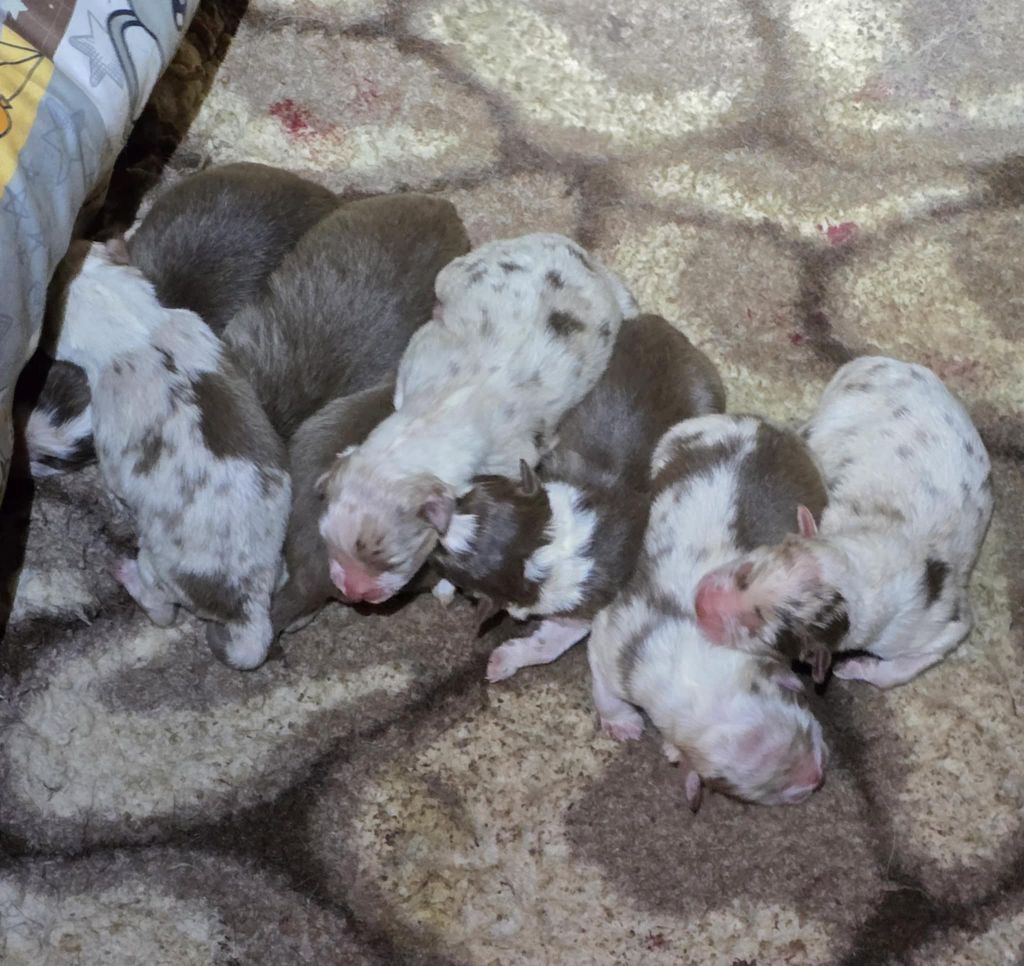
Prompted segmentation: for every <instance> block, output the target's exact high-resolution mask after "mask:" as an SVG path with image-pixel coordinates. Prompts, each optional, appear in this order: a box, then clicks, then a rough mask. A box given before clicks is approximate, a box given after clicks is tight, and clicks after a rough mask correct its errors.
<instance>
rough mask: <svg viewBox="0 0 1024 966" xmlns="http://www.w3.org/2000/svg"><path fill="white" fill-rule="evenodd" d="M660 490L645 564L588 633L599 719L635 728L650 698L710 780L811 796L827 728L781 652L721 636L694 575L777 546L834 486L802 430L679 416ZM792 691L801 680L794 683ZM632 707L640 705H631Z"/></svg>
mask: <svg viewBox="0 0 1024 966" xmlns="http://www.w3.org/2000/svg"><path fill="white" fill-rule="evenodd" d="M651 471H652V477H653V488H654V499H653V503H652V506H651V512H650V520H649V522H648V525H647V532H646V535H645V537H644V546H643V550H642V552H641V555H640V560H639V563H638V565H637V569H636V572H635V574H634V576H633V577H632V579H631V580H630V581H629V582H628V583H627V584H626V586H625V588H624V589H623V591H622V593H621V594H619V596H618V597H617V598H616V600H615V601H614V603H612V605H611V606H610V607H608V608H606V609H605V610H603V611H601V612H600V613H599V614H598V615H597V617H596V618H595V620H594V624H593V630H592V632H591V636H590V642H589V644H588V648H587V650H588V654H589V658H590V667H591V671H592V673H593V694H594V701H595V704H596V705H597V709H598V712H599V714H600V717H601V724H602V727H603V728H604V730H605V731H606V732H607V733H608V734H610V735H611V736H613V737H615V738H617V739H619V740H623V739H627V738H638V737H639V736H640V734H641V733H642V731H643V719H642V717H641V715H640V713H639V711H637V710H636V708H637V707H640V708H642V709H643V710H644V711H646V712H647V714H648V715H649V716H650V719H651V721H652V722H653V723H654V724H655V726H656V727H657V728H658V730H659V731H660V732H661V736H662V739H663V747H664V750H665V753H666V755H667V756H668V757H669V758H670V760H673V761H679V762H680V763H681V764H682V765H683V768H684V774H685V785H686V795H687V799H688V800H689V802H690V806H691V808H693V809H694V810H696V808H697V807H698V806H699V803H700V795H701V787H702V784H703V783H707V784H708V785H709V786H710V787H712V788H714V789H717V790H720V791H724V792H727V793H729V794H731V795H734V796H736V797H738V798H742V799H744V800H747V801H752V802H759V803H762V804H766V805H772V804H795V803H797V802H800V801H803V800H804V799H805V798H807V796H808V795H810V794H811V792H813V791H814V790H815V789H816V788H817V787H818V786H819V785H820V784H821V781H822V777H823V774H824V768H825V764H826V762H827V757H828V753H827V749H826V746H825V742H824V739H823V738H822V734H821V727H820V725H819V724H818V722H817V721H816V720H815V719H814V717H813V716H812V715H811V713H810V711H809V710H808V709H807V707H806V706H805V704H804V703H803V701H802V700H801V698H800V696H799V694H798V693H797V692H799V690H800V680H799V678H797V677H796V676H795V675H794V674H793V673H792V672H791V671H789V670H788V669H787V668H785V667H784V666H783V665H782V664H781V663H779V662H776V661H771V660H768V659H764V658H758V657H755V656H754V655H751V654H747V653H744V652H742V651H739V650H734V649H732V648H725V647H718V646H716V645H714V644H713V643H711V642H710V641H709V640H708V639H707V638H706V637H705V635H704V633H703V632H702V630H701V629H700V626H699V625H698V623H697V619H696V616H695V614H694V612H693V596H694V592H695V590H696V586H697V583H698V582H699V580H700V579H701V577H702V576H703V575H704V574H705V573H706V572H707V571H708V570H709V569H711V568H714V567H715V566H717V565H719V564H720V563H722V562H724V561H727V560H731V559H733V558H734V557H735V556H737V551H738V550H740V549H741V548H743V549H752V548H753V547H755V546H759V545H761V544H763V543H775V542H777V541H778V540H780V539H781V537H782V536H783V535H784V534H785V533H787V532H789V531H790V530H791V529H792V528H793V527H794V526H795V525H796V521H797V508H798V506H800V505H804V506H809V507H812V508H814V509H815V510H816V511H820V510H821V508H822V507H823V506H824V504H825V488H824V485H823V484H822V481H821V478H820V476H819V474H818V471H817V469H816V467H815V465H814V463H813V461H812V459H811V457H810V454H809V453H808V452H807V449H806V447H805V446H804V445H803V443H802V442H801V441H800V439H799V438H798V437H797V436H796V435H794V434H791V433H788V432H784V431H782V430H779V429H776V428H774V427H772V426H770V425H769V424H767V423H765V422H763V421H762V420H760V419H756V418H754V417H752V416H702V417H699V418H697V419H690V420H687V421H685V422H683V423H680V424H679V425H677V426H675V427H673V428H672V429H671V430H669V432H668V433H667V434H666V435H665V436H664V437H663V438H662V440H661V442H660V443H659V444H658V447H657V449H656V450H655V453H654V458H653V460H652V463H651ZM791 689H796V690H795V691H794V690H791ZM635 706H636V707H635Z"/></svg>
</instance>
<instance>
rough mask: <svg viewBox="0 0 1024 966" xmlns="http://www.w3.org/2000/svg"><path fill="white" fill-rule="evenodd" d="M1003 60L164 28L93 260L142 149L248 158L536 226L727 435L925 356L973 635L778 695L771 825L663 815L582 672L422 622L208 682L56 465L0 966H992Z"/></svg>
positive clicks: (445, 24)
mask: <svg viewBox="0 0 1024 966" xmlns="http://www.w3.org/2000/svg"><path fill="white" fill-rule="evenodd" d="M232 33H233V34H234V38H233V40H232V39H231V35H232ZM229 42H230V44H229ZM1022 47H1024V18H1022V17H1021V16H1020V12H1019V8H1017V7H1016V5H1015V4H1013V3H1009V4H1007V3H1002V4H997V3H994V2H981V0H893V2H888V3H882V2H879V0H704V2H702V3H699V4H691V3H667V2H657V0H630V2H628V3H627V2H622V0H613V2H610V3H602V4H594V3H591V2H589V0H527V2H523V3H514V4H513V3H507V2H505V0H410V2H376V3H375V2H371V0H253V2H252V3H250V4H249V6H248V9H246V10H244V12H243V11H242V10H241V9H240V8H239V6H238V4H231V3H229V2H227V0H222V2H219V3H218V2H212V3H207V4H206V5H205V6H204V7H203V9H201V11H200V13H199V15H198V16H197V19H196V22H195V24H194V25H193V28H192V31H191V32H190V35H189V38H188V40H187V42H186V44H185V46H184V47H183V48H182V50H181V52H180V53H179V56H178V58H177V60H176V62H175V64H174V66H173V67H172V68H171V70H170V72H169V73H168V75H167V77H165V79H164V81H162V82H161V84H160V85H159V87H158V88H157V91H156V92H155V93H154V97H153V102H152V104H151V106H150V109H149V111H148V112H147V114H146V116H145V118H144V119H143V122H142V123H141V124H140V126H139V128H138V130H137V131H136V134H135V136H134V137H133V139H132V142H131V144H130V146H129V150H128V152H127V153H126V156H125V159H124V160H123V162H122V164H121V166H120V168H119V170H118V173H117V175H116V177H115V179H114V182H113V187H112V189H111V197H110V202H109V204H108V207H107V209H106V211H105V213H104V215H103V217H102V218H101V219H100V221H99V222H98V223H97V226H96V227H97V230H98V231H110V230H113V229H115V228H116V227H117V226H118V224H119V223H120V221H123V220H124V219H130V218H131V217H132V215H133V213H134V207H135V204H136V203H137V202H138V200H139V195H140V194H141V193H142V191H143V189H145V188H147V187H148V186H149V185H150V184H152V183H153V181H154V180H155V178H156V177H157V175H158V174H159V172H160V169H161V165H162V163H163V161H164V160H166V159H167V158H168V157H170V161H169V163H168V164H167V166H166V169H165V170H164V172H163V174H162V175H161V176H162V177H164V178H165V179H173V178H174V177H177V176H179V175H181V174H183V173H188V172H189V171H191V170H195V169H197V168H199V167H201V166H202V165H204V164H206V163H209V162H219V161H230V160H245V159H248V160H259V161H264V162H269V163H272V164H279V165H283V166H287V167H290V168H293V169H295V170H297V171H299V172H302V173H305V174H310V175H311V176H313V177H315V178H317V179H319V180H322V181H323V182H324V183H325V184H327V185H328V186H330V187H332V188H334V189H337V190H339V191H341V192H344V193H346V194H348V195H352V196H357V195H361V194H366V193H373V192H379V191H391V190H398V189H402V188H406V187H408V188H415V189H417V190H426V191H432V192H437V193H439V194H441V195H443V196H445V197H448V198H450V199H452V200H453V201H454V202H455V203H456V204H457V205H458V207H459V210H460V211H461V212H462V215H463V217H464V219H465V221H466V224H467V226H468V228H469V231H470V233H471V235H472V238H473V240H474V242H481V241H484V240H487V239H489V238H493V237H502V236H508V235H514V234H518V233H522V232H525V231H530V230H552V231H559V232H564V233H568V234H571V235H573V236H574V237H576V238H578V239H579V240H580V241H581V242H582V243H583V244H585V245H586V246H588V247H589V248H591V249H592V250H593V251H594V252H595V253H596V254H598V255H599V256H600V257H601V258H602V259H604V260H606V261H607V263H608V264H609V265H610V266H612V267H613V268H615V269H617V270H618V271H619V272H621V274H622V275H623V276H624V278H625V279H626V280H627V282H628V283H629V284H630V285H631V287H632V288H633V290H634V291H635V292H636V294H637V295H638V297H639V299H640V301H641V303H642V304H643V306H644V307H645V308H646V309H649V310H653V311H658V312H660V313H662V314H664V315H665V316H667V317H668V318H670V319H672V320H674V321H676V322H678V324H679V325H680V326H681V327H682V328H683V329H684V330H685V331H686V332H687V333H688V334H689V335H690V336H691V337H692V338H693V339H694V340H695V341H696V342H697V343H698V344H699V345H700V346H701V347H702V348H703V349H704V350H705V351H707V352H708V354H709V355H710V356H711V357H712V358H713V359H714V361H715V362H716V363H717V364H718V365H719V366H720V368H721V371H722V374H723V377H724V378H725V381H726V385H727V388H728V391H729V395H730V399H729V402H730V408H731V409H732V410H734V411H744V410H747V411H754V412H758V413H763V414H765V415H767V416H769V417H772V418H775V419H777V420H780V421H791V420H798V419H800V418H801V417H802V416H805V415H806V414H808V413H809V412H810V410H811V409H812V407H813V406H814V404H815V402H816V399H817V397H818V396H819V394H820V392H821V390H822V388H823V387H824V385H825V383H826V382H827V380H828V379H829V377H830V375H831V374H832V373H833V372H834V371H835V369H836V367H837V366H838V365H839V364H841V362H842V361H844V360H845V359H848V358H850V357H851V356H852V355H855V354H858V353H861V352H865V351H867V352H874V351H882V352H885V353H889V354H892V355H896V356H899V357H901V358H905V359H909V360H914V361H918V362H922V363H925V364H927V365H929V366H931V367H932V368H934V369H935V371H936V372H938V373H939V375H940V376H942V377H943V378H944V379H945V380H946V381H947V383H948V384H949V385H950V386H951V387H952V388H953V389H954V390H955V391H956V392H957V393H959V394H960V395H961V397H962V398H963V399H964V400H965V402H966V403H967V404H968V406H969V407H970V410H971V412H972V414H973V416H974V418H975V420H976V421H977V424H978V426H979V428H980V430H981V433H982V435H983V437H984V439H985V442H986V444H987V445H988V447H989V450H990V452H991V455H992V461H993V464H994V479H995V488H996V497H997V509H996V514H995V518H994V522H993V525H992V528H991V531H990V533H989V535H988V539H987V541H986V543H985V547H984V550H983V552H982V555H981V561H980V564H979V566H978V569H977V572H976V575H975V577H974V581H973V585H972V594H973V600H974V605H975V618H976V626H975V629H974V632H973V633H972V635H971V637H970V638H969V640H968V641H967V642H966V643H965V644H964V645H963V646H961V647H960V648H959V650H958V651H956V652H955V653H954V654H953V655H952V656H951V657H950V658H949V659H948V660H947V661H945V662H944V663H943V664H942V665H941V666H939V667H938V668H936V669H935V670H933V671H930V672H928V673H927V674H925V675H924V676H923V677H921V678H920V679H919V680H917V681H915V682H914V683H912V684H910V685H908V686H906V687H904V688H901V689H898V690H896V691H894V692H891V693H885V694H883V693H879V692H878V691H875V690H873V689H872V688H870V687H868V686H867V685H861V686H856V685H847V684H845V683H843V682H838V681H834V682H832V683H831V685H830V686H829V687H828V688H827V690H826V691H825V693H824V694H821V695H816V696H815V698H814V706H815V710H816V712H817V713H818V714H819V715H820V717H821V719H822V721H823V724H824V727H825V730H826V733H827V736H828V739H829V742H830V744H831V746H832V748H833V751H834V754H833V767H832V768H831V771H830V773H829V776H828V780H827V783H826V785H825V787H824V789H823V790H822V791H821V792H820V793H818V794H816V795H815V796H813V798H812V799H811V800H810V801H809V802H808V803H806V804H804V805H801V806H799V807H796V808H788V809H766V808H758V807H748V806H744V805H741V804H738V803H736V802H733V801H730V800H727V799H724V798H722V797H719V796H711V797H710V799H708V800H707V801H706V802H705V805H704V808H703V809H702V810H701V812H700V813H699V814H698V815H697V816H693V815H691V814H690V813H689V811H688V810H687V809H686V807H685V802H684V799H683V792H682V788H681V782H680V778H679V775H678V773H677V772H676V771H675V770H674V769H673V768H671V767H670V766H669V765H668V764H666V763H665V761H664V760H663V759H662V758H661V756H660V754H659V751H658V747H657V742H656V741H655V740H654V738H653V737H652V736H648V737H646V738H645V739H644V740H643V741H642V742H640V743H638V744H634V745H630V746H628V747H625V746H617V745H615V744H614V743H612V742H611V741H609V740H608V739H606V738H604V737H601V736H600V735H598V734H597V733H596V729H595V715H594V712H593V710H592V707H591V705H590V701H589V697H588V680H587V668H586V655H585V653H584V651H583V648H582V646H581V647H578V648H576V649H575V651H574V652H570V654H568V655H567V656H566V657H565V658H564V659H562V660H561V661H559V662H558V663H557V664H555V665H553V666H551V667H549V668H537V669H532V670H527V671H524V672H521V673H520V674H519V675H518V676H516V677H515V678H514V679H513V680H512V681H511V682H507V683H504V684H500V685H496V686H490V687H488V686H487V685H486V684H485V683H484V680H483V669H484V664H485V660H486V655H487V653H488V651H489V650H490V649H491V648H492V647H493V646H495V644H496V643H498V642H499V641H500V640H502V639H503V638H504V637H507V636H509V635H510V634H511V633H513V631H514V628H513V627H512V626H511V622H510V621H506V622H505V623H504V624H501V625H500V626H499V627H498V628H497V629H495V630H494V631H492V632H491V633H490V635H489V636H488V637H485V638H483V639H477V638H476V635H475V633H474V624H473V620H472V614H471V608H470V607H469V606H468V605H467V604H465V603H458V604H456V605H455V606H454V608H453V609H452V610H451V611H450V612H444V611H442V610H441V608H440V606H439V605H438V604H437V603H436V602H435V601H434V600H433V599H432V598H429V597H426V598H419V599H416V600H413V601H411V602H408V603H406V604H404V605H403V606H399V607H395V608H391V609H390V612H388V613H384V614H381V613H376V614H367V615H356V614H353V613H351V612H347V611H345V610H344V609H342V608H341V607H337V606H336V607H333V608H331V609H329V610H328V611H326V612H325V613H324V614H323V615H321V617H320V618H319V619H318V620H317V621H316V622H314V623H313V624H312V625H310V626H309V627H307V628H306V629H305V630H303V631H302V632H300V633H299V634H297V635H295V636H293V637H291V638H289V639H287V641H286V644H287V646H286V648H285V652H284V656H283V658H281V659H278V660H276V661H273V662H271V663H270V664H268V665H267V666H266V667H264V668H263V669H261V670H259V671H258V672H255V673H252V674H241V673H236V672H232V671H230V670H228V669H226V668H224V667H222V666H220V665H219V664H217V663H215V662H214V661H213V660H212V659H211V657H210V656H209V655H208V654H207V652H206V650H205V648H204V646H203V644H202V642H201V638H200V637H199V633H198V627H197V624H196V622H194V621H192V620H186V621H184V622H183V623H182V624H181V625H180V626H178V627H175V628H172V629H169V630H159V629H157V628H154V627H152V626H150V625H149V624H147V622H146V620H145V618H144V617H142V616H141V615H140V613H139V612H138V611H137V610H136V609H135V608H134V607H133V606H132V604H131V602H130V601H129V600H128V598H127V597H126V595H125V594H124V593H123V592H122V591H121V590H120V589H119V588H118V587H117V585H116V584H115V583H114V581H113V579H112V578H111V577H110V576H109V570H108V568H109V565H110V563H111V561H112V560H113V559H114V557H115V556H116V555H117V554H118V553H122V552H126V551H130V549H131V547H132V541H131V532H130V530H129V529H128V528H127V526H126V525H125V523H124V522H123V521H122V520H120V519H119V518H118V516H117V515H116V514H115V513H114V511H113V509H112V508H111V507H110V505H109V504H108V501H107V500H106V498H105V497H104V496H103V494H102V487H101V486H100V485H99V482H98V479H97V475H96V472H95V470H94V469H89V470H85V471H82V472H80V473H77V474H74V475H70V476H67V477H64V478H61V479H56V480H53V481H49V482H46V483H43V484H40V485H38V486H37V487H36V490H35V494H34V498H33V499H32V502H31V524H30V527H29V529H28V535H27V545H26V548H25V551H24V565H23V567H22V569H21V572H20V577H19V581H18V587H17V596H16V599H15V604H14V610H13V613H12V616H11V619H10V622H9V626H8V629H7V634H6V639H5V640H4V641H3V644H2V646H0V660H2V671H3V677H2V679H0V727H2V731H3V734H2V737H0V960H2V961H3V962H4V963H28V964H33V966H35V964H40V963H102V964H121V963H126V964H128V963H146V964H147V966H148V964H163V963H168V964H186V963H208V962H218V963H244V964H249V963H253V964H273V966H276V964H281V966H285V964H293V963H299V962H302V963H316V964H331V963H363V962H380V963H402V962H410V963H413V962H416V963H418V962H438V963H442V962H452V963H455V962H457V963H470V964H481V966H482V964H515V963H523V964H542V963H551V964H561V963H602V964H603V963H609V964H610V963H643V964H648V963H666V964H688V963H693V964H723V966H743V964H747V966H750V964H754V963H756V964H757V966H776V964H794V966H795V964H802V963H807V964H839V963H845V964H862V963H869V964H874V963H889V962H901V963H903V962H905V963H912V964H927V966H942V964H949V966H953V964H957V966H967V964H986V966H988V964H1004V963H1005V964H1010V963H1021V962H1024V740H1022V727H1021V709H1022V707H1024V661H1022V660H1021V657H1022V635H1024V623H1022V616H1024V613H1022V601H1024V586H1022V584H1024V578H1022V573H1024V511H1022V505H1024V465H1022V458H1024V433H1022V428H1024V418H1022V417H1024V413H1022V410H1024V384H1022V378H1021V377H1022V374H1024V258H1022V257H1021V248H1022V241H1024V211H1022V208H1021V205H1022V203H1024V160H1022V158H1021V157H1020V156H1019V153H1020V152H1022V151H1024V69H1022V67H1021V58H1020V50H1021V49H1022ZM222 58H223V60H222V63H220V64H219V69H217V68H218V63H219V62H220V61H221V59H222ZM204 94H205V95H206V96H205V99H203V98H204ZM193 115H194V117H193ZM186 129H187V130H186ZM172 152H173V154H172ZM30 496H31V488H30V487H29V486H28V485H27V484H26V483H24V481H22V482H19V481H17V480H15V481H12V484H11V487H10V491H9V498H8V507H7V511H6V512H7V517H8V520H7V523H6V524H5V529H4V530H3V533H4V534H5V536H6V535H9V534H10V533H11V532H12V528H13V527H14V525H13V524H12V523H11V522H10V521H11V520H17V518H18V514H19V513H26V512H28V511H27V507H28V505H29V497H30ZM15 529H16V528H15Z"/></svg>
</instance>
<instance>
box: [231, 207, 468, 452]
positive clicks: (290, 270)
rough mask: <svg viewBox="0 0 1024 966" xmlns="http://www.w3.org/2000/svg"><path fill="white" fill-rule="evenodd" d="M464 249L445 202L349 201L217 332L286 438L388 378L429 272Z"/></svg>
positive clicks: (429, 299)
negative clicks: (334, 403) (331, 405)
mask: <svg viewBox="0 0 1024 966" xmlns="http://www.w3.org/2000/svg"><path fill="white" fill-rule="evenodd" d="M468 250H469V238H468V237H467V235H466V230H465V228H464V227H463V225H462V222H461V221H460V220H459V216H458V213H457V212H456V211H455V207H454V206H453V205H452V204H451V202H448V201H445V200H443V199H441V198H432V197H429V196H427V195H418V194H405V195H389V196H383V197H379V198H367V199H365V200H363V201H354V202H351V203H350V204H347V205H345V206H344V207H343V208H340V209H339V210H338V211H336V212H334V213H333V214H331V215H329V216H328V217H327V218H324V219H323V220H322V221H320V222H319V223H318V224H317V225H316V227H315V228H313V229H312V230H310V231H309V232H307V233H306V235H305V236H304V237H303V238H302V240H301V241H300V242H299V244H298V245H296V246H295V250H294V251H293V252H291V254H289V255H288V256H287V257H286V258H285V259H284V261H283V262H282V263H281V265H280V266H279V267H278V269H277V270H276V271H275V272H274V273H273V274H272V275H271V276H270V278H269V279H268V281H267V286H266V293H265V295H264V296H263V297H261V298H259V299H257V300H256V301H254V302H252V303H250V304H248V305H246V306H245V308H243V309H242V310H241V311H240V312H239V313H238V314H237V315H236V316H235V318H234V319H232V320H231V322H230V324H229V325H228V326H227V328H226V329H225V331H224V344H225V346H226V347H227V348H228V351H229V352H230V353H231V357H232V358H233V359H234V361H235V364H236V365H237V366H238V368H239V370H240V371H241V372H243V373H244V374H245V375H246V376H247V377H248V378H249V380H250V381H251V382H252V384H253V387H254V388H255V390H256V396H257V398H258V399H259V400H260V402H261V403H262V404H263V407H264V409H265V410H266V412H267V415H268V416H269V418H270V422H271V425H272V426H273V427H274V428H275V429H276V430H277V431H278V432H279V433H280V434H281V436H282V437H283V438H284V439H289V438H290V437H291V434H292V433H293V432H294V431H295V430H296V429H297V428H298V426H299V424H300V423H301V422H302V421H303V420H304V419H306V418H308V417H309V416H311V415H313V413H315V412H316V411H317V410H319V409H320V408H321V407H322V406H324V405H325V404H326V403H328V402H330V401H331V400H332V399H337V398H339V397H341V396H347V395H350V394H352V393H355V392H361V391H362V390H364V389H370V388H373V387H374V386H377V385H379V384H380V383H381V382H384V381H385V380H392V379H394V378H395V369H396V368H397V367H398V363H399V360H400V359H401V358H402V353H403V352H404V351H405V349H406V346H407V345H408V344H409V339H410V337H411V336H412V335H413V333H414V332H415V331H416V330H417V329H418V328H420V326H422V325H423V324H424V323H425V322H427V321H428V320H429V318H430V313H431V307H432V306H433V304H434V294H433V293H434V282H435V279H436V278H437V274H438V272H439V271H441V270H442V269H443V268H444V267H445V265H447V264H448V263H449V262H451V260H452V259H453V258H456V257H457V256H459V255H461V254H463V253H464V252H466V251H468Z"/></svg>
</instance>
